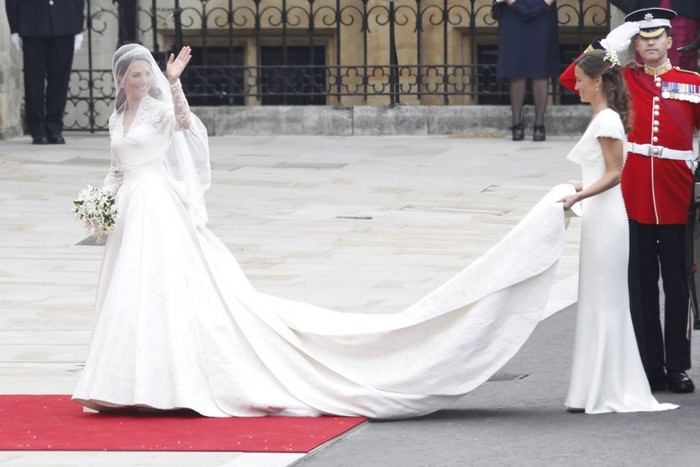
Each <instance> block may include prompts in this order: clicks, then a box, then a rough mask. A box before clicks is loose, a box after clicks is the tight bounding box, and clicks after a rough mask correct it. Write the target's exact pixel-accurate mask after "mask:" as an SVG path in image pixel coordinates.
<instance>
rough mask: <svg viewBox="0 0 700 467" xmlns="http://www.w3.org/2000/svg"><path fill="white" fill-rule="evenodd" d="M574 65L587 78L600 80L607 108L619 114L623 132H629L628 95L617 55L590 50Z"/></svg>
mask: <svg viewBox="0 0 700 467" xmlns="http://www.w3.org/2000/svg"><path fill="white" fill-rule="evenodd" d="M574 63H575V64H576V65H578V66H580V67H581V70H583V72H584V73H585V74H586V76H588V77H589V78H597V77H598V76H600V77H601V78H602V80H601V87H602V91H603V93H604V95H605V98H606V100H607V101H608V106H610V108H611V109H613V110H614V111H615V112H617V113H618V114H620V118H621V119H622V124H623V125H624V126H625V130H629V127H630V121H631V119H632V116H631V114H630V109H629V95H628V94H627V85H626V84H625V79H624V77H623V76H622V71H621V67H620V62H619V61H618V60H617V55H615V54H613V55H610V54H609V53H608V52H607V51H605V50H591V51H589V52H586V53H584V54H582V55H580V56H579V57H578V58H577V59H576V60H575V61H574Z"/></svg>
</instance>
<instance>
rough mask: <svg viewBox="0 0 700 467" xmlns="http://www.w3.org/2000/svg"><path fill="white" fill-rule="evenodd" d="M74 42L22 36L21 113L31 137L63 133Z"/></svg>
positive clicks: (61, 38)
mask: <svg viewBox="0 0 700 467" xmlns="http://www.w3.org/2000/svg"><path fill="white" fill-rule="evenodd" d="M74 40H75V36H74V35H72V34H71V35H66V36H47V37H22V51H23V55H24V98H25V104H26V105H25V112H26V121H27V126H28V128H29V133H31V135H32V137H33V138H37V137H41V136H58V135H60V134H61V132H62V131H63V114H64V112H65V108H66V100H67V98H68V83H69V82H70V73H71V67H72V66H73V44H74Z"/></svg>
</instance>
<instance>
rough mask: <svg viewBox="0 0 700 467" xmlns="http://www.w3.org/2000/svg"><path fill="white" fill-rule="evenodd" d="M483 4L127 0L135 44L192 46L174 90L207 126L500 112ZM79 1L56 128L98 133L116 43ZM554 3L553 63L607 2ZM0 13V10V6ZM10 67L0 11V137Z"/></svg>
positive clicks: (162, 48) (108, 2) (10, 94)
mask: <svg viewBox="0 0 700 467" xmlns="http://www.w3.org/2000/svg"><path fill="white" fill-rule="evenodd" d="M491 2H492V0H393V1H392V0H205V1H202V0H179V1H178V0H157V1H154V0H132V2H131V3H133V4H134V5H137V11H136V14H135V15H134V18H135V20H134V21H135V25H134V26H135V27H134V29H135V30H136V34H137V36H138V37H136V38H135V39H136V40H137V41H139V42H141V43H143V44H144V45H145V46H146V47H148V48H150V49H151V50H152V51H154V52H155V53H156V54H160V55H161V57H162V56H163V55H164V54H165V53H167V51H168V50H171V49H173V48H177V47H178V46H179V45H182V44H188V45H191V46H192V47H193V48H194V54H195V57H197V58H196V61H195V60H193V63H192V65H196V66H191V67H190V68H191V69H190V70H188V73H189V76H187V79H188V81H187V82H186V83H185V84H186V88H188V89H187V90H188V95H189V96H190V97H191V99H192V100H193V103H194V105H195V106H197V107H200V108H201V110H200V112H199V113H201V114H203V115H212V117H211V118H212V119H214V120H216V118H217V117H216V116H217V115H221V114H222V113H225V112H228V113H232V112H233V113H235V112H239V113H240V112H258V113H260V112H263V110H254V109H253V107H266V106H269V107H275V106H283V107H286V106H293V105H303V106H305V107H308V108H305V109H304V110H303V111H292V112H291V113H293V114H296V115H302V114H303V115H306V118H312V119H313V118H320V119H324V118H326V116H327V112H328V111H329V109H336V110H339V111H343V112H346V113H347V112H348V109H355V113H356V114H358V115H359V113H358V112H362V111H365V112H370V113H371V112H375V109H385V108H389V109H391V108H395V107H396V105H397V104H401V106H402V107H403V106H406V107H413V108H414V109H412V110H408V109H407V110H400V111H399V112H403V113H405V114H406V115H410V114H411V113H413V114H416V113H420V110H419V109H417V107H425V108H428V107H429V108H431V109H433V111H436V110H435V109H439V108H443V107H453V108H452V109H446V108H445V109H443V110H442V111H443V112H447V113H454V112H455V111H456V107H461V106H468V107H471V106H474V105H475V104H479V105H480V106H483V107H484V110H487V109H486V107H488V106H491V105H496V106H499V105H500V106H503V107H505V105H504V104H506V103H507V92H506V88H505V86H501V84H500V83H499V82H497V80H496V79H495V75H494V70H495V65H494V62H495V57H496V54H497V22H496V21H495V20H494V18H493V17H491V15H490V7H491ZM86 3H87V7H86V8H87V10H88V11H87V14H88V21H87V24H86V31H85V41H84V43H83V47H82V49H81V50H80V51H79V53H78V54H77V55H76V57H75V60H74V67H73V68H74V72H73V76H72V80H71V89H70V99H69V106H68V109H67V115H66V119H65V123H66V128H67V130H90V131H95V130H98V131H99V130H104V129H105V127H106V122H107V119H108V116H109V113H110V111H111V95H112V91H113V84H112V77H111V73H110V71H109V70H110V60H111V55H112V53H113V51H114V50H115V48H116V47H117V46H118V43H119V26H120V24H119V18H118V11H117V6H115V4H114V2H113V1H112V0H91V1H89V2H86ZM558 5H559V16H560V24H561V27H560V39H561V43H562V48H563V49H562V50H563V58H564V59H566V57H569V56H571V55H572V54H575V53H576V52H577V51H579V50H580V49H581V46H582V45H583V44H585V43H587V42H588V41H589V40H590V38H592V37H595V36H596V35H600V34H601V32H604V31H605V30H606V29H607V28H608V26H609V14H608V0H558ZM154 6H155V9H154V8H153V7H154ZM178 7H179V9H178ZM0 9H1V10H2V11H3V13H4V10H5V1H4V0H0ZM564 52H566V53H564ZM567 54H568V55H567ZM21 61H22V59H21V53H20V52H18V51H15V50H14V49H12V48H11V45H10V42H9V27H8V25H7V22H6V18H5V15H4V14H3V15H2V16H0V138H2V137H10V136H14V135H17V134H20V133H21V109H22V85H21V84H22V77H21V68H22V63H21ZM551 94H552V104H559V103H563V102H560V101H561V98H560V96H559V94H558V91H557V89H556V88H555V85H553V87H552V93H551ZM322 107H325V109H323V108H322ZM312 108H315V109H317V111H312V110H311V109H312ZM225 109H227V110H226V111H225V112H224V110H225ZM363 109H364V110H363ZM504 110H505V108H504ZM350 111H351V112H352V110H350ZM319 112H320V113H319ZM489 112H490V113H491V114H493V112H497V110H494V109H490V110H488V112H486V113H487V114H488V113H489ZM312 113H316V117H313V116H311V114H312ZM471 113H472V114H474V109H471ZM343 118H344V117H343ZM350 118H352V116H351V117H350ZM212 129H214V128H213V126H212ZM341 133H342V132H341Z"/></svg>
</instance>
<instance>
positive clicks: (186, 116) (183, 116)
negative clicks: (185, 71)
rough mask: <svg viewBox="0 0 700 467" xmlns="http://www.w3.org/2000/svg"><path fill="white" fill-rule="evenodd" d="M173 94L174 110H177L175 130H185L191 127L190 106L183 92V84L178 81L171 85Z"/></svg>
mask: <svg viewBox="0 0 700 467" xmlns="http://www.w3.org/2000/svg"><path fill="white" fill-rule="evenodd" d="M170 90H171V91H172V94H173V108H174V110H175V129H176V130H183V129H187V128H189V127H190V105H189V103H188V102H187V98H186V97H185V93H184V92H183V90H182V83H180V80H177V81H176V82H175V83H173V84H171V85H170Z"/></svg>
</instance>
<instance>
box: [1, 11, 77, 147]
mask: <svg viewBox="0 0 700 467" xmlns="http://www.w3.org/2000/svg"><path fill="white" fill-rule="evenodd" d="M84 7H85V0H6V1H5V10H6V11H7V20H8V22H9V24H10V32H11V34H12V35H11V42H12V44H13V45H14V46H15V47H16V48H17V49H20V50H22V55H23V57H24V99H25V113H26V122H27V127H28V128H29V133H30V134H31V135H32V142H33V143H34V144H64V143H65V140H64V139H63V136H62V134H61V133H62V131H63V114H64V111H65V108H66V100H67V98H68V83H69V81H70V72H71V67H72V65H73V54H74V53H75V51H77V50H78V49H79V48H80V44H81V42H82V38H83V36H82V30H83V23H84V20H85V15H84V13H83V10H84Z"/></svg>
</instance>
